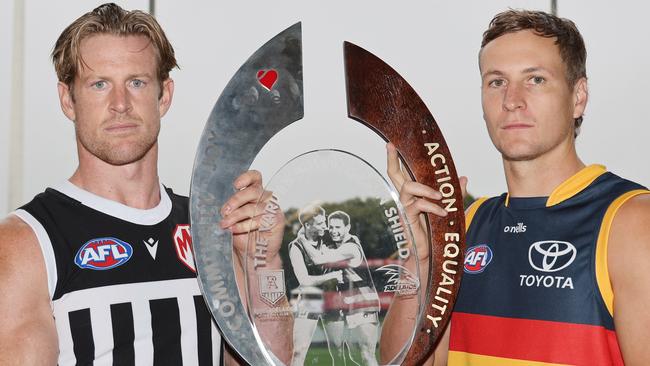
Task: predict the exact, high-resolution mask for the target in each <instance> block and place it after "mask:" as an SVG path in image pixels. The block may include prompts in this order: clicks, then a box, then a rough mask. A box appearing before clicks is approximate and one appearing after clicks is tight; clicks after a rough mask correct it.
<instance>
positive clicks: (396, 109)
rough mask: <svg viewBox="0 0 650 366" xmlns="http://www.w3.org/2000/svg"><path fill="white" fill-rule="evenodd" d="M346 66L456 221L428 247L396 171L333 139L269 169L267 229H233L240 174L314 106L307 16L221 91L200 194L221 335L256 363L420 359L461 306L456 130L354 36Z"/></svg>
mask: <svg viewBox="0 0 650 366" xmlns="http://www.w3.org/2000/svg"><path fill="white" fill-rule="evenodd" d="M344 62H345V85H344V86H343V85H342V86H341V87H345V90H346V94H347V108H348V116H347V117H349V119H347V120H348V122H349V123H359V122H360V123H361V124H362V125H363V126H366V127H367V132H368V134H375V133H376V134H378V135H379V136H380V137H381V138H383V139H384V140H385V141H390V142H392V143H393V144H394V145H395V147H396V148H397V150H398V152H399V156H400V159H401V163H402V165H403V168H404V170H406V171H407V172H408V174H409V175H410V176H411V177H412V179H413V180H415V181H417V182H420V183H423V184H426V185H429V186H431V187H433V188H434V189H435V190H438V191H440V192H441V194H442V196H443V198H442V200H441V201H440V202H438V204H439V205H441V207H442V208H443V209H445V210H446V211H447V213H448V215H447V216H445V217H439V216H435V215H432V214H427V215H424V216H425V217H423V222H424V226H425V227H426V230H427V234H428V235H426V239H424V240H420V241H419V242H416V241H415V240H414V238H413V233H411V226H410V225H409V223H408V220H407V219H406V216H405V214H404V210H403V208H402V206H401V203H400V201H399V194H398V192H397V191H396V190H395V188H394V187H393V186H392V184H391V183H389V182H388V181H387V180H386V178H384V175H382V174H381V173H380V172H379V171H378V170H377V169H376V167H374V166H373V165H372V164H370V163H368V162H367V161H366V160H364V159H363V158H361V157H359V155H358V154H355V152H352V151H343V150H340V149H335V148H328V149H316V150H310V151H302V152H300V153H299V154H296V155H295V156H294V157H292V158H290V159H287V161H286V163H284V164H283V165H282V166H281V168H279V169H277V171H275V172H272V174H267V175H263V185H264V190H265V192H266V193H265V194H264V195H263V196H262V197H260V199H259V202H258V205H257V207H258V211H257V212H255V213H254V215H253V217H256V218H259V228H258V229H256V230H252V231H250V232H249V233H248V234H247V235H246V234H240V235H237V236H236V237H235V236H233V235H232V234H231V233H230V232H228V231H226V230H222V229H221V228H220V226H219V220H220V218H221V216H220V213H219V210H220V208H221V207H222V205H223V204H224V203H225V202H226V201H227V200H228V198H229V197H230V196H231V195H232V194H233V188H232V187H233V181H234V180H235V178H237V176H239V175H240V174H242V173H243V172H245V171H246V170H248V169H250V167H251V164H252V163H253V161H254V160H255V159H256V157H257V156H258V154H260V152H261V151H262V149H263V148H264V147H265V145H267V143H269V141H270V140H271V139H272V138H273V137H274V136H275V135H276V134H277V133H278V132H280V131H281V130H283V129H285V128H286V127H288V126H289V125H291V124H292V123H294V122H296V121H298V120H300V119H302V118H303V116H304V114H305V113H304V109H303V108H304V107H303V106H304V100H303V68H302V34H301V24H300V23H297V24H295V25H293V26H291V27H289V28H287V29H286V30H285V31H283V32H281V33H280V34H278V35H277V36H276V37H274V38H272V39H271V40H270V41H268V42H267V43H266V44H264V45H263V46H262V47H261V48H259V49H258V50H257V51H256V52H255V53H254V54H253V55H252V56H251V57H250V58H249V59H248V60H247V61H246V62H245V63H244V64H243V65H242V66H241V67H240V69H239V70H238V71H237V72H236V74H235V75H234V76H233V77H232V79H231V80H230V82H229V83H228V85H227V86H226V88H225V89H224V90H223V92H222V93H221V96H220V97H219V99H218V100H217V102H216V104H215V106H214V108H213V110H212V112H211V114H210V117H209V119H208V122H207V124H206V126H205V129H204V131H203V134H202V137H201V141H200V143H199V147H198V150H197V155H196V159H195V162H194V170H193V174H192V183H191V190H190V216H191V233H192V239H193V250H194V254H195V256H194V257H195V261H196V267H197V275H198V278H199V283H200V287H201V290H202V293H203V296H204V298H205V301H206V303H207V304H208V307H209V308H210V311H211V313H212V315H213V317H214V318H215V320H216V322H217V324H218V326H219V329H220V331H221V333H222V335H223V338H224V339H225V340H226V342H227V343H228V345H229V346H230V348H231V349H232V350H233V351H234V352H235V353H236V354H237V356H238V357H240V358H241V360H242V361H243V362H245V363H248V364H251V365H267V364H268V365H379V364H382V365H384V364H391V365H392V364H404V365H417V364H420V363H422V362H423V360H425V359H426V358H427V357H428V356H429V355H430V353H431V352H432V350H433V348H434V347H435V344H436V343H437V342H438V340H439V339H440V337H441V335H442V333H443V331H444V328H445V326H446V324H447V322H448V320H449V317H450V315H451V309H452V307H453V305H454V302H455V297H456V293H457V290H458V286H459V281H460V276H461V274H462V269H461V266H462V263H463V253H464V230H465V224H464V216H463V203H462V202H463V201H462V196H461V190H460V185H459V182H458V177H457V175H456V169H455V166H454V164H453V160H452V158H451V155H450V152H449V149H448V147H447V145H446V143H445V140H444V138H443V136H442V133H441V132H440V130H439V128H438V126H437V124H436V121H435V120H434V118H433V116H432V115H431V113H430V112H429V110H428V109H427V107H426V105H425V104H424V103H423V102H422V100H421V99H420V98H419V96H418V95H417V94H416V93H415V91H414V90H413V89H412V88H411V87H410V85H409V84H408V83H407V82H406V81H405V80H404V79H403V78H402V77H401V76H400V75H399V74H398V73H397V72H396V71H395V70H393V69H392V68H391V67H390V66H388V65H387V64H386V63H384V62H383V61H382V60H380V59H379V58H377V57H376V56H374V55H372V54H371V53H369V52H367V51H365V50H364V49H362V48H360V47H358V46H356V45H353V44H351V43H349V42H345V43H344ZM342 118H345V116H342ZM319 123H327V121H319ZM235 263H241V264H237V265H236V264H235ZM237 266H239V267H237ZM240 267H243V268H240ZM240 272H243V275H242V274H241V273H240ZM237 273H239V275H237ZM405 304H406V305H405Z"/></svg>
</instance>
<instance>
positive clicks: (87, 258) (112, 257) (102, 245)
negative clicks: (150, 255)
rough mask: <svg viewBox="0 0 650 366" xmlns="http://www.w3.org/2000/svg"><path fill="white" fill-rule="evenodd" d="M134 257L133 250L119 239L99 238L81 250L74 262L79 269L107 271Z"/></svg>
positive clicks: (86, 244)
mask: <svg viewBox="0 0 650 366" xmlns="http://www.w3.org/2000/svg"><path fill="white" fill-rule="evenodd" d="M132 255H133V248H132V247H131V245H130V244H129V243H127V242H125V241H122V240H120V239H117V238H97V239H92V240H90V241H87V242H86V243H85V244H84V245H82V246H81V248H79V251H78V252H77V255H76V256H75V257H74V262H75V264H76V265H77V266H79V268H83V269H94V270H100V271H103V270H107V269H111V268H115V267H118V266H121V265H123V264H124V263H126V262H128V261H129V259H131V256H132Z"/></svg>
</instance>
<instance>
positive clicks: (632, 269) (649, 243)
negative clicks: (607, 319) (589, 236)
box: [607, 194, 650, 365]
mask: <svg viewBox="0 0 650 366" xmlns="http://www.w3.org/2000/svg"><path fill="white" fill-rule="evenodd" d="M607 253H608V267H609V274H610V280H611V284H612V290H613V291H614V324H615V326H616V337H617V338H618V341H619V344H620V347H621V352H622V354H623V360H624V361H625V364H626V365H646V364H647V363H648V360H650V347H648V345H649V344H650V312H649V311H648V304H650V271H648V270H647V269H646V267H647V263H648V259H650V195H649V194H645V195H640V196H636V197H634V198H632V199H630V201H628V202H626V203H625V204H624V205H623V206H622V207H621V208H620V209H619V212H618V213H617V214H616V216H615V218H614V221H613V223H612V227H611V231H610V236H609V244H608V251H607Z"/></svg>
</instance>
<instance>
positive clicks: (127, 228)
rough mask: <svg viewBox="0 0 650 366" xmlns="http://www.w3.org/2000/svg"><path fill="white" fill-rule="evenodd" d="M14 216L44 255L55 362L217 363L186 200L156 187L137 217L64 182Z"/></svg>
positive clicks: (217, 342)
mask: <svg viewBox="0 0 650 366" xmlns="http://www.w3.org/2000/svg"><path fill="white" fill-rule="evenodd" d="M14 214H15V215H17V216H18V217H20V218H21V219H22V220H23V221H25V222H26V223H27V224H29V225H30V226H31V228H32V229H33V231H34V232H35V234H36V237H37V238H38V241H39V244H40V246H41V249H42V252H43V257H44V258H45V267H46V270H47V276H48V287H49V291H50V296H51V299H52V309H53V315H54V318H55V322H56V328H57V333H58V341H59V350H60V351H59V364H60V365H75V364H76V365H93V364H94V365H138V366H139V365H216V364H219V362H220V355H221V339H220V336H219V333H218V331H217V329H216V327H215V325H214V323H213V321H212V317H211V316H210V313H209V311H208V309H207V308H206V305H205V303H204V301H203V298H202V297H201V293H200V291H199V287H198V281H197V279H196V273H195V268H194V258H193V256H192V252H191V243H192V239H191V237H190V231H189V224H188V217H189V216H188V201H187V198H186V197H181V196H177V195H175V194H174V193H173V192H172V191H171V190H169V189H165V188H164V187H162V186H161V200H160V204H159V205H158V206H157V207H155V208H152V209H149V210H138V209H134V208H131V207H127V206H124V205H122V204H119V203H117V202H114V201H110V200H107V199H104V198H101V197H99V196H96V195H93V194H92V193H90V192H87V191H84V190H82V189H80V188H78V187H76V186H74V185H73V184H72V183H70V182H67V181H66V182H64V183H62V184H61V185H59V186H56V187H54V188H53V189H52V188H48V189H47V190H46V191H45V192H43V193H41V194H39V195H38V196H36V197H35V198H34V200H32V201H31V202H30V203H28V204H27V205H25V206H23V207H22V208H21V209H19V210H17V211H15V212H14Z"/></svg>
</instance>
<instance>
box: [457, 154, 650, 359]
mask: <svg viewBox="0 0 650 366" xmlns="http://www.w3.org/2000/svg"><path fill="white" fill-rule="evenodd" d="M645 193H650V192H649V191H647V190H646V189H645V188H644V187H642V186H640V185H638V184H636V183H633V182H630V181H627V180H625V179H622V178H620V177H618V176H616V175H614V174H612V173H610V172H607V171H606V170H605V167H603V166H600V165H591V166H588V167H586V168H584V169H582V170H581V171H580V172H578V173H577V174H576V175H574V176H572V177H571V178H569V179H568V180H567V181H565V182H564V183H562V184H561V185H560V186H558V187H557V188H556V189H555V190H554V191H553V192H552V194H551V195H550V196H549V197H532V198H514V197H509V196H508V195H507V194H503V195H501V196H499V197H494V198H490V199H481V200H479V201H477V202H476V203H475V204H474V205H473V206H472V207H470V209H469V210H468V216H467V222H468V231H467V252H466V257H465V263H464V272H465V273H464V276H463V280H462V283H461V288H460V292H459V297H458V300H457V303H456V307H455V309H454V314H453V315H452V320H451V338H450V347H449V365H479V366H480V365H622V364H623V360H622V357H621V352H620V349H619V345H618V342H617V339H616V332H615V329H614V320H613V316H612V314H613V292H612V289H611V285H610V281H609V274H608V272H607V238H608V236H609V229H610V226H611V223H612V220H613V217H614V215H615V213H616V211H617V210H618V208H619V207H621V205H622V204H623V203H625V202H626V201H627V200H628V199H630V198H632V197H634V196H636V195H639V194H645Z"/></svg>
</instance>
